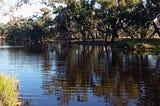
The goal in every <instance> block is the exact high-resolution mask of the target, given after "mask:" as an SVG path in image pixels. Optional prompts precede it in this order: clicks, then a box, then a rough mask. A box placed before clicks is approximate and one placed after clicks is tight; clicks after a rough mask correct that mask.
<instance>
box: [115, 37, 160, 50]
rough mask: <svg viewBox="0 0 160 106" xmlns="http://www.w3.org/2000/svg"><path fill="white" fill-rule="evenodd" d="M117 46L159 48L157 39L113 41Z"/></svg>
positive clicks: (159, 43)
mask: <svg viewBox="0 0 160 106" xmlns="http://www.w3.org/2000/svg"><path fill="white" fill-rule="evenodd" d="M115 46H116V47H117V48H125V49H150V50H156V51H157V50H158V51H159V50H160V40H158V39H124V40H120V41H117V42H116V43H115Z"/></svg>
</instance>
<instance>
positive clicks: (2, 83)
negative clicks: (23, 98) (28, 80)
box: [0, 73, 21, 106]
mask: <svg viewBox="0 0 160 106" xmlns="http://www.w3.org/2000/svg"><path fill="white" fill-rule="evenodd" d="M18 83H19V81H18V80H16V79H15V77H14V76H8V75H5V74H3V73H0V106H20V105H21V103H20V102H19V100H18Z"/></svg>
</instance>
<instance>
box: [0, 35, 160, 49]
mask: <svg viewBox="0 0 160 106" xmlns="http://www.w3.org/2000/svg"><path fill="white" fill-rule="evenodd" d="M0 41H4V42H7V41H5V40H0ZM58 42H63V43H68V44H71V45H72V44H76V45H97V46H100V45H102V46H111V47H112V48H114V49H127V50H149V51H160V39H159V38H155V39H145V38H144V39H139V38H135V39H131V38H123V39H117V40H115V41H114V42H112V41H104V40H99V39H97V40H95V41H92V40H86V41H85V42H84V41H79V40H75V39H72V40H69V39H47V40H44V41H40V42H38V43H35V42H33V43H27V44H31V45H34V44H38V45H43V44H47V43H58ZM9 43H10V42H9ZM22 43H23V42H22ZM22 43H20V42H14V43H13V42H12V43H11V44H14V45H18V47H19V46H22V45H23V47H24V46H25V44H22Z"/></svg>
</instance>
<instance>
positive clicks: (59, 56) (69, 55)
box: [11, 44, 160, 106]
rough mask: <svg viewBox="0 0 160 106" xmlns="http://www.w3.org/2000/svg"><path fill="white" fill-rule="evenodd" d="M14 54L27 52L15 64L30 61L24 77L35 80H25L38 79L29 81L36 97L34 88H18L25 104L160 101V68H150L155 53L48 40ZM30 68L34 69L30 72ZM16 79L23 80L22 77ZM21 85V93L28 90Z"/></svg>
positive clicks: (127, 105) (135, 105) (130, 105)
mask: <svg viewBox="0 0 160 106" xmlns="http://www.w3.org/2000/svg"><path fill="white" fill-rule="evenodd" d="M11 52H12V53H14V52H16V53H18V52H19V51H17V50H15V51H14V52H13V51H11ZM22 52H24V53H22ZM19 55H21V58H23V57H25V56H27V59H26V57H25V58H24V60H23V59H21V62H23V61H25V62H24V63H23V64H25V63H26V65H27V64H28V63H30V64H35V63H36V68H33V67H29V66H28V68H30V70H33V71H31V72H30V73H29V77H30V76H33V78H35V80H33V79H27V81H28V80H29V81H28V82H30V83H32V82H34V81H36V80H37V81H39V82H40V84H39V85H38V84H37V82H35V83H34V84H35V85H32V87H33V88H34V87H38V88H37V89H42V90H40V91H41V92H40V93H39V92H38V93H37V94H36V96H35V95H34V92H36V91H37V90H35V91H34V90H33V94H31V96H28V95H30V94H29V92H30V91H28V93H27V92H22V94H21V95H22V97H23V98H24V99H25V101H26V103H27V104H28V105H31V106H43V105H46V106H53V105H70V106H75V105H76V106H80V105H84V106H88V105H92V106H97V105H101V106H110V105H114V106H151V105H153V106H157V105H159V104H160V96H159V95H160V84H159V83H160V72H159V69H155V68H156V67H158V66H157V65H158V62H156V61H159V59H157V57H158V53H153V52H150V53H146V52H135V51H118V50H114V49H112V48H111V47H109V46H89V45H68V44H48V45H38V46H36V45H32V46H29V47H28V48H26V49H25V50H22V51H21V52H20V53H18V56H19ZM28 58H30V59H28ZM26 61H29V62H28V63H27V62H26ZM15 64H17V63H15ZM20 65H21V64H20ZM31 66H32V65H31ZM21 67H22V66H21ZM32 68H33V69H32ZM34 70H36V73H38V72H40V73H39V74H37V75H36V74H34V73H35V71H34ZM24 73H25V72H24ZM38 76H40V77H38ZM31 78H32V77H31ZM36 78H37V79H36ZM38 78H40V79H38ZM22 79H23V80H24V79H25V75H23V76H22ZM25 81H26V80H25ZM25 81H24V82H23V81H22V82H23V84H22V85H23V86H24V87H26V86H28V85H27V83H26V82H25ZM30 83H29V85H31V84H30ZM21 89H24V91H27V90H28V89H31V88H30V87H28V88H27V89H25V88H23V87H22V88H21Z"/></svg>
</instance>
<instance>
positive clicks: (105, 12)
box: [0, 0, 160, 42]
mask: <svg viewBox="0 0 160 106" xmlns="http://www.w3.org/2000/svg"><path fill="white" fill-rule="evenodd" d="M28 2H29V0H28ZM28 2H27V3H28ZM42 3H44V4H45V5H46V6H45V7H44V8H42V9H41V13H42V14H41V15H34V16H33V17H31V18H22V17H19V18H17V17H13V19H12V20H10V22H8V24H0V35H1V36H2V35H3V36H5V37H6V39H7V40H11V41H16V42H20V41H34V42H39V41H43V40H46V39H55V38H58V39H67V40H72V39H74V40H78V41H87V40H90V41H96V40H103V41H115V40H116V39H121V38H131V39H133V38H140V39H141V38H148V39H150V38H153V37H155V36H156V34H157V35H158V34H160V33H159V30H157V29H155V27H154V25H153V24H152V23H153V20H154V19H155V18H156V16H157V14H159V13H160V8H159V7H160V1H159V0H57V1H56V0H49V2H44V1H43V2H42ZM22 6H23V5H22ZM48 7H51V8H52V10H50V9H48ZM53 14H54V15H55V18H51V15H53ZM157 27H158V26H157ZM155 30H156V32H155ZM153 34H154V36H153ZM159 36H160V35H159Z"/></svg>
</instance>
